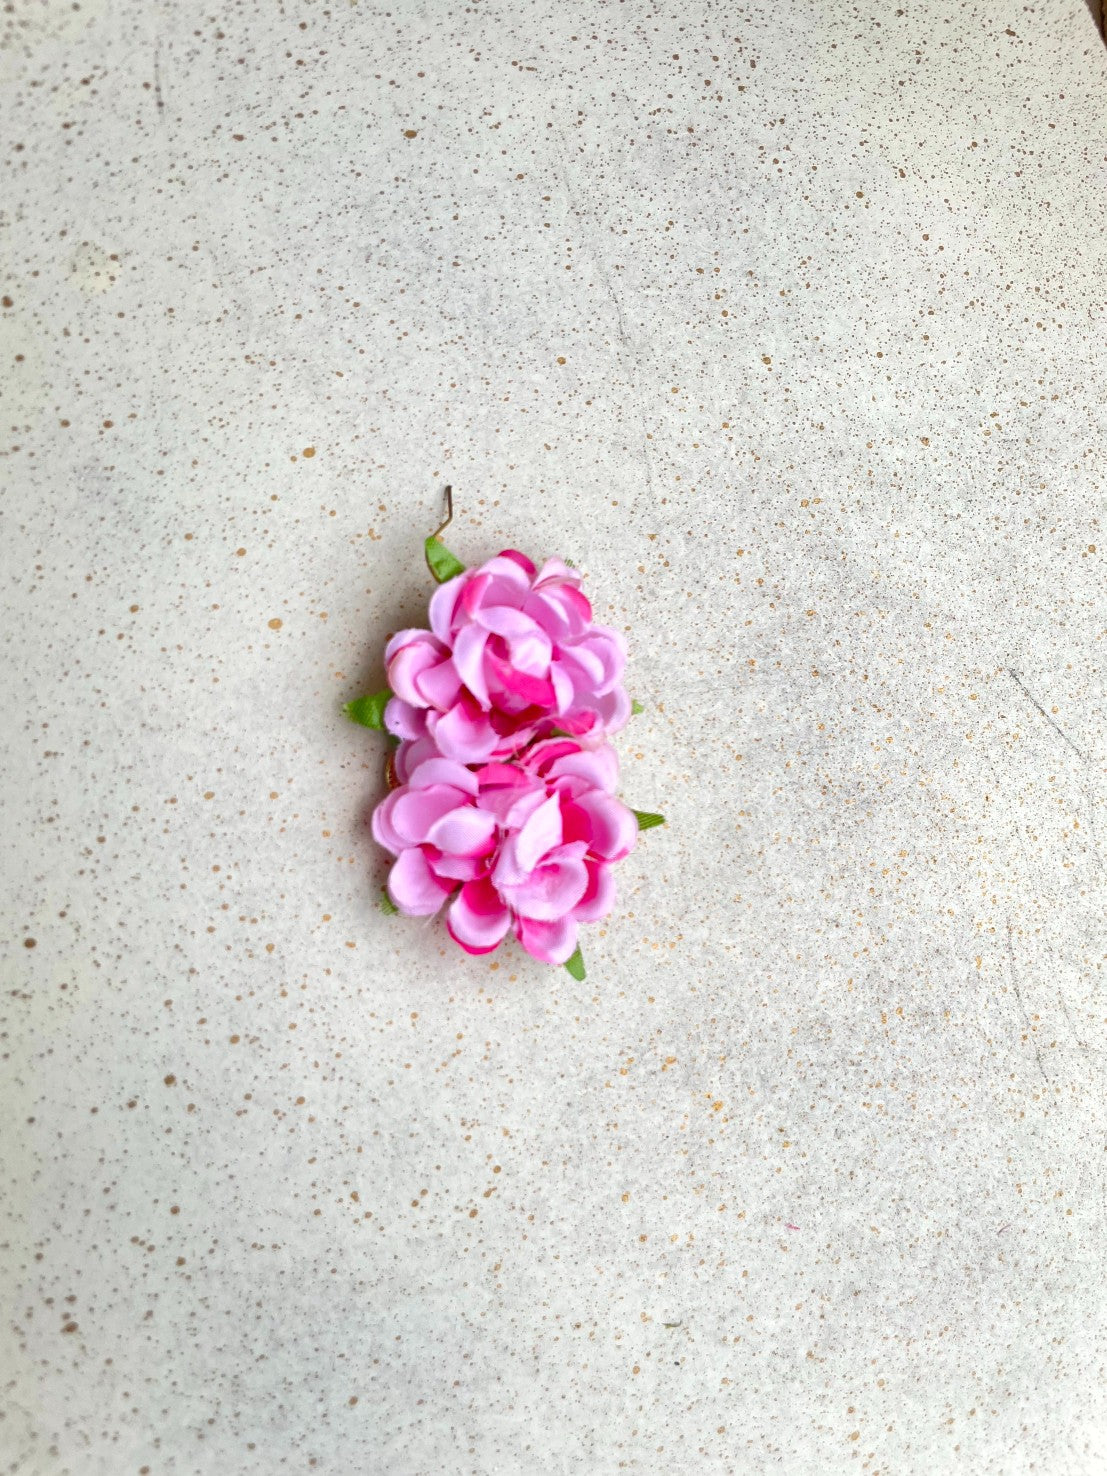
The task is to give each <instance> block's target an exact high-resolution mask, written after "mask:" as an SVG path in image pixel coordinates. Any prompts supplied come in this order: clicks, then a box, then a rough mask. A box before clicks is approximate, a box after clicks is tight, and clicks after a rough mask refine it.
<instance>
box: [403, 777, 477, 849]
mask: <svg viewBox="0 0 1107 1476" xmlns="http://www.w3.org/2000/svg"><path fill="white" fill-rule="evenodd" d="M391 798H392V808H391V810H390V811H389V816H388V818H389V819H390V820H391V822H392V825H393V827H394V828H395V830H396V832H397V834H399V835H401V836H403V837H404V838H405V844H406V845H409V846H419V845H422V844H423V842H424V841H426V840H428V839H429V832H430V830H431V829H432V827H433V826H434V822H435V821H436V820H438V819H440V818H441V817H442V816H443V815H448V814H449V812H450V811H451V810H454V809H456V808H457V806H458V805H460V804H462V803H464V800H465V796H464V795H463V794H461V793H459V791H458V790H456V789H454V788H453V787H452V786H451V785H449V784H431V785H428V786H427V788H426V789H412V788H411V787H410V786H409V785H407V786H405V787H404V788H403V789H397V790H396V792H395V794H394V795H393V796H392V797H391Z"/></svg>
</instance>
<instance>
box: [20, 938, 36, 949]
mask: <svg viewBox="0 0 1107 1476" xmlns="http://www.w3.org/2000/svg"><path fill="white" fill-rule="evenodd" d="M23 947H24V948H37V947H38V940H37V938H24V939H23Z"/></svg>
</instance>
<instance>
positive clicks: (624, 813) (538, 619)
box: [344, 487, 664, 979]
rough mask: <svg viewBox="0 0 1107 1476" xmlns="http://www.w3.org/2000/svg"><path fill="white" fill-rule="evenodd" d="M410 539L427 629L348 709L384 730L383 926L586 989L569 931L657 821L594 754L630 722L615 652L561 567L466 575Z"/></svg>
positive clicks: (618, 650) (523, 561)
mask: <svg viewBox="0 0 1107 1476" xmlns="http://www.w3.org/2000/svg"><path fill="white" fill-rule="evenodd" d="M446 512H447V515H446V519H445V522H443V523H442V524H441V526H440V527H438V528H436V529H435V531H434V532H433V533H432V534H431V535H430V536H429V537H428V538H427V539H426V543H425V552H426V560H427V566H428V568H429V569H430V571H431V573H432V574H433V576H434V578H435V579H436V580H437V581H438V588H437V589H436V590H435V592H434V593H433V595H432V596H431V599H430V608H429V612H428V616H429V629H418V630H415V629H413V630H401V631H398V632H397V633H396V634H395V635H394V636H393V637H392V639H391V640H390V641H389V642H388V644H387V646H386V647H385V652H384V659H385V666H386V669H387V674H388V686H387V687H386V688H385V689H384V690H383V691H381V692H377V693H375V694H373V695H372V696H369V697H361V698H358V699H357V700H355V701H353V702H348V703H347V704H346V706H345V709H344V711H345V712H346V714H347V716H348V717H350V718H351V719H353V721H354V722H357V723H361V724H362V725H363V726H365V727H367V728H375V729H379V730H383V731H385V732H387V733H388V734H389V735H390V737H391V738H392V739H393V740H394V742H395V743H396V744H397V746H396V747H394V749H393V751H392V752H391V753H390V754H389V758H388V769H387V773H388V783H389V793H388V794H387V795H386V797H385V798H384V799H383V800H382V801H381V802H380V804H379V805H377V806H376V808H375V809H374V811H373V817H372V831H373V836H374V839H375V840H376V841H377V843H378V844H379V845H381V846H382V847H383V848H384V849H385V850H386V851H388V852H389V853H390V854H391V855H392V856H393V857H394V858H395V859H394V861H393V865H392V869H391V871H390V872H389V875H388V881H387V884H386V889H385V891H384V893H383V894H382V906H383V907H384V908H385V910H386V911H389V912H402V913H404V914H406V915H407V916H409V917H427V916H431V915H433V914H434V913H436V912H438V911H439V910H440V909H441V908H442V907H443V906H447V904H448V906H447V910H446V927H447V930H448V932H449V934H450V936H451V937H452V938H453V940H454V941H455V942H456V943H458V944H459V945H460V946H461V947H462V948H463V949H465V951H466V952H467V953H473V954H484V953H491V952H492V951H493V950H494V949H495V948H497V947H499V945H500V943H501V942H502V941H503V939H504V938H505V937H506V936H507V935H508V933H509V932H514V934H515V937H516V938H517V939H518V941H519V942H520V944H521V945H522V946H523V948H524V949H525V950H526V952H527V953H529V954H530V955H531V956H532V957H533V958H536V959H539V960H541V961H542V962H543V963H551V964H564V965H565V967H566V968H567V969H568V970H569V972H570V973H571V974H572V975H573V977H574V978H575V979H583V978H584V961H583V958H582V955H581V951H580V946H579V943H578V941H577V934H578V927H579V924H580V923H582V922H596V921H598V920H599V919H600V918H603V917H606V916H607V915H608V914H609V913H610V911H611V909H612V907H613V906H614V903H615V882H614V877H613V874H612V873H613V869H614V867H615V866H616V864H617V863H618V862H619V861H621V860H623V858H624V857H625V856H627V855H629V853H630V852H631V851H632V850H633V848H634V846H635V844H636V842H637V838H638V832H639V830H648V829H649V828H650V827H651V826H654V825H661V824H663V823H664V816H662V815H655V814H649V813H646V812H643V811H639V810H632V809H630V808H629V806H627V805H625V804H624V803H623V801H622V800H621V799H619V798H618V797H617V795H616V792H615V791H616V788H617V786H618V779H619V761H618V758H617V756H616V754H615V750H614V749H613V748H612V746H611V744H610V742H609V741H608V740H609V739H610V738H611V736H612V735H613V734H615V733H617V732H619V731H620V730H621V729H622V728H623V727H624V726H625V724H626V722H627V720H628V719H629V718H630V716H631V714H632V713H633V712H640V711H641V708H640V706H639V705H638V704H637V703H632V702H631V700H630V698H629V697H628V696H627V693H626V688H625V687H624V685H623V673H624V668H625V666H626V643H625V641H624V639H623V637H622V635H621V634H620V633H619V632H618V631H616V630H613V629H611V628H610V627H609V626H604V625H596V624H594V623H593V620H592V607H591V605H590V604H589V602H588V600H587V599H586V597H585V595H584V594H583V593H582V591H581V576H580V574H579V573H578V572H577V571H576V569H574V568H573V567H572V566H571V565H570V564H568V563H567V562H566V561H564V560H563V559H556V558H553V559H547V560H546V562H545V563H544V564H542V566H541V567H537V566H536V565H535V564H534V563H533V562H532V561H531V560H530V559H529V558H527V557H526V555H525V554H522V553H519V552H518V550H516V549H504V550H503V551H502V552H501V553H498V554H496V556H495V557H494V558H491V559H488V560H487V561H486V562H485V563H483V564H481V565H479V566H477V567H476V568H471V569H467V568H465V566H464V565H463V564H461V563H460V562H459V561H458V560H457V559H456V558H455V557H454V555H453V554H452V553H450V551H449V550H448V549H447V548H446V546H445V545H444V544H443V543H442V541H441V538H440V535H441V534H442V533H443V532H444V531H445V529H446V528H447V527H448V526H449V524H450V522H451V520H452V518H453V492H452V490H451V488H449V487H447V488H446Z"/></svg>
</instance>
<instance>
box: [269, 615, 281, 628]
mask: <svg viewBox="0 0 1107 1476" xmlns="http://www.w3.org/2000/svg"><path fill="white" fill-rule="evenodd" d="M283 624H284V621H283V620H282V619H281V618H280V616H279V615H274V616H273V618H272V620H270V622H269V629H270V630H280V628H281V626H282V625H283Z"/></svg>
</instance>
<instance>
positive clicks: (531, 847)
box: [515, 794, 563, 871]
mask: <svg viewBox="0 0 1107 1476" xmlns="http://www.w3.org/2000/svg"><path fill="white" fill-rule="evenodd" d="M562 839H563V837H562V832H561V801H560V799H559V798H558V796H557V795H556V794H551V795H550V797H549V799H548V800H545V801H544V802H543V803H542V804H540V805H539V806H538V807H537V809H535V810H534V812H533V813H532V814H531V815H530V816H529V817H528V818H527V820H526V821H525V822H524V824H523V826H522V828H521V829H520V831H519V833H518V835H517V836H516V838H515V859H516V861H517V862H518V864H519V866H520V868H521V869H522V870H523V871H533V870H534V868H535V867H536V866H537V865H538V863H539V861H540V860H541V859H542V857H543V856H545V855H546V854H547V853H548V852H550V851H552V850H553V849H554V847H555V846H559V845H560V844H561V842H562Z"/></svg>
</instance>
